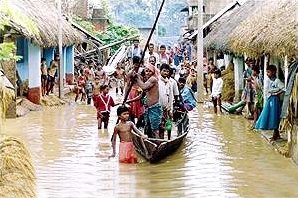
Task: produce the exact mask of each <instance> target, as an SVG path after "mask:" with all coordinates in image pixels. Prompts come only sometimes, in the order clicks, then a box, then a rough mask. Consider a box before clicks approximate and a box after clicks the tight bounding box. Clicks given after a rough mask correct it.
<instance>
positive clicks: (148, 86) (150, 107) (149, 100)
mask: <svg viewBox="0 0 298 198" xmlns="http://www.w3.org/2000/svg"><path fill="white" fill-rule="evenodd" d="M133 75H134V76H135V78H136V81H137V84H138V85H139V86H140V87H141V89H143V91H145V93H146V96H145V102H144V104H145V105H144V106H145V113H144V120H145V129H146V130H145V131H146V132H147V134H148V136H149V137H154V138H160V137H159V127H160V124H161V117H162V107H161V105H160V104H159V90H158V71H157V69H156V68H155V67H154V66H153V65H151V64H147V65H146V67H145V78H146V79H147V81H146V82H143V80H142V76H141V75H140V74H137V73H136V72H134V73H133Z"/></svg>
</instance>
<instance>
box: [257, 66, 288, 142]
mask: <svg viewBox="0 0 298 198" xmlns="http://www.w3.org/2000/svg"><path fill="white" fill-rule="evenodd" d="M276 70H277V69H276V66H275V65H269V66H268V67H267V68H266V73H267V76H268V78H269V82H268V85H269V86H268V90H267V92H266V93H265V95H264V97H267V101H266V103H265V106H264V108H263V110H262V112H261V115H260V117H259V119H258V120H257V123H256V125H255V129H263V130H274V132H273V136H272V138H271V140H277V139H279V138H280V134H279V131H278V127H279V122H280V113H281V105H280V98H279V95H280V94H282V93H283V92H284V89H285V87H284V84H283V83H282V82H281V81H280V80H279V79H278V78H277V77H276Z"/></svg>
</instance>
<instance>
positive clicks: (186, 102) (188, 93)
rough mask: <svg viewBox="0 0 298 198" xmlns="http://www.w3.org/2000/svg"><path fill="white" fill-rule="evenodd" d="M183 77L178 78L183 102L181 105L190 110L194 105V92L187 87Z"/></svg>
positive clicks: (195, 102)
mask: <svg viewBox="0 0 298 198" xmlns="http://www.w3.org/2000/svg"><path fill="white" fill-rule="evenodd" d="M185 84H186V79H185V78H179V80H178V86H179V90H180V94H181V97H182V99H181V102H182V103H183V105H182V107H183V108H184V109H185V110H187V111H191V110H193V109H194V108H195V107H196V104H197V101H196V99H195V96H194V93H193V92H192V90H191V88H190V87H187V86H186V85H185Z"/></svg>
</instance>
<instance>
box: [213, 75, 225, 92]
mask: <svg viewBox="0 0 298 198" xmlns="http://www.w3.org/2000/svg"><path fill="white" fill-rule="evenodd" d="M222 86H223V80H222V78H221V77H219V78H213V85H212V93H211V97H214V96H218V95H219V94H221V92H222Z"/></svg>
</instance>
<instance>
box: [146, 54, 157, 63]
mask: <svg viewBox="0 0 298 198" xmlns="http://www.w3.org/2000/svg"><path fill="white" fill-rule="evenodd" d="M150 56H154V57H155V59H156V64H159V55H158V53H156V52H153V53H152V54H151V55H150V54H149V52H146V53H145V57H144V60H145V63H149V58H150Z"/></svg>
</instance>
